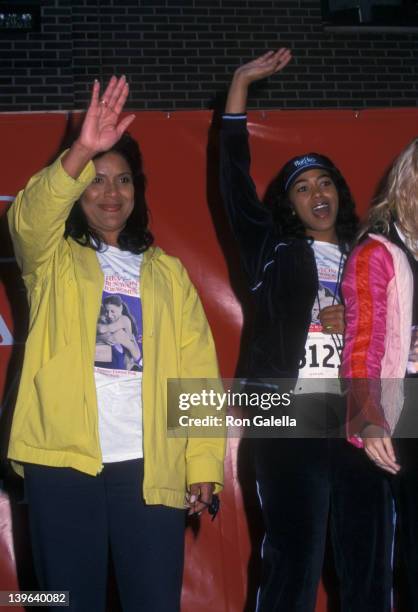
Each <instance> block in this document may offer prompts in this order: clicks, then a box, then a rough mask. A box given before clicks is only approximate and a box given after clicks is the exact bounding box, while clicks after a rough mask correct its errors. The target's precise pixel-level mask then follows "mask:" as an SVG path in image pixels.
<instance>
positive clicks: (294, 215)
mask: <svg viewBox="0 0 418 612" xmlns="http://www.w3.org/2000/svg"><path fill="white" fill-rule="evenodd" d="M292 217H296V210H295V209H294V208H292Z"/></svg>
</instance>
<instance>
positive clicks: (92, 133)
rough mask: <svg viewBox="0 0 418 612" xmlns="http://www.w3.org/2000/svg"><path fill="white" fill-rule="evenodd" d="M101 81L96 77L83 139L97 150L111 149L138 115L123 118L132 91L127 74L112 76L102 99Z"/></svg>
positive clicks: (80, 137)
mask: <svg viewBox="0 0 418 612" xmlns="http://www.w3.org/2000/svg"><path fill="white" fill-rule="evenodd" d="M99 93H100V84H99V83H98V81H95V83H94V85H93V91H92V95H91V101H90V105H89V108H88V110H87V113H86V116H85V118H84V121H83V125H82V128H81V133H80V136H79V138H78V140H79V143H80V144H81V145H83V146H84V147H85V148H86V149H89V150H91V151H93V152H94V154H96V153H100V152H102V151H107V149H110V148H111V147H112V146H113V145H114V144H115V142H117V141H118V140H119V138H120V137H121V136H122V134H123V132H124V131H125V130H126V129H127V127H128V126H129V125H130V124H131V123H132V121H133V120H134V118H135V115H128V116H127V117H124V118H123V119H120V115H121V112H122V109H123V107H124V104H125V102H126V99H127V97H128V93H129V85H128V83H127V82H126V78H125V76H121V77H120V78H119V79H117V78H116V77H115V76H112V78H111V79H110V81H109V83H108V85H107V87H106V89H105V92H104V93H103V95H102V97H101V99H100V100H99Z"/></svg>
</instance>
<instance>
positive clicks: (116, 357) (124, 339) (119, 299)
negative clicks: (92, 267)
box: [94, 276, 142, 376]
mask: <svg viewBox="0 0 418 612" xmlns="http://www.w3.org/2000/svg"><path fill="white" fill-rule="evenodd" d="M94 365H95V368H96V371H99V372H102V373H103V374H107V375H110V376H122V375H123V376H126V375H128V374H130V375H132V376H136V375H138V373H139V372H142V315H141V300H140V297H139V283H138V282H137V281H135V280H124V279H122V278H120V277H118V276H105V283H104V290H103V296H102V304H101V308H100V316H99V319H98V321H97V329H96V355H95V361H94Z"/></svg>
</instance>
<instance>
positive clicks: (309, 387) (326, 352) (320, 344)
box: [295, 326, 342, 393]
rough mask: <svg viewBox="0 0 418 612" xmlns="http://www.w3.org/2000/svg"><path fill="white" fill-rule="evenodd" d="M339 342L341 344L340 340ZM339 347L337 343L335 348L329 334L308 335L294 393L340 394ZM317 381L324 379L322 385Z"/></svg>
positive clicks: (313, 332) (318, 332)
mask: <svg viewBox="0 0 418 612" xmlns="http://www.w3.org/2000/svg"><path fill="white" fill-rule="evenodd" d="M318 327H319V326H318ZM340 342H341V343H342V339H341V340H340ZM339 346H340V345H339V343H337V346H336V344H335V343H334V341H333V339H332V337H331V336H330V335H329V334H324V333H322V331H310V332H309V333H308V337H307V340H306V344H305V351H304V354H303V357H302V359H301V361H300V364H299V378H298V381H297V384H296V387H295V393H318V392H324V393H325V392H327V393H340V384H339V379H338V376H339V367H340V363H341V348H339ZM318 379H326V380H324V385H321V384H320V383H319V382H318ZM329 379H335V381H334V380H333V381H331V380H329ZM308 381H310V383H308ZM314 381H315V382H314Z"/></svg>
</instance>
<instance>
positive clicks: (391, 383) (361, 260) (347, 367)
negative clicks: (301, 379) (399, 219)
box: [341, 234, 413, 446]
mask: <svg viewBox="0 0 418 612" xmlns="http://www.w3.org/2000/svg"><path fill="white" fill-rule="evenodd" d="M342 293H343V296H344V302H345V317H346V330H345V342H344V349H343V355H342V365H341V376H342V378H344V379H349V385H348V387H349V394H348V419H347V430H348V437H349V439H350V441H351V442H353V443H354V444H357V445H358V446H361V445H362V443H361V440H360V438H359V436H358V434H359V432H360V431H361V430H362V429H363V427H364V426H365V425H366V424H367V423H372V424H376V425H380V426H382V427H384V428H385V429H386V430H387V431H388V432H389V433H393V431H394V429H395V426H396V423H397V422H398V419H399V415H400V413H401V410H402V406H403V400H404V393H403V380H404V377H405V372H406V366H407V362H408V354H409V347H410V342H411V325H412V297H413V276H412V272H411V269H410V266H409V263H408V260H407V257H406V255H405V253H404V252H403V251H402V250H401V249H400V248H399V247H397V246H396V245H395V244H393V243H392V242H390V241H389V240H388V239H387V238H385V237H384V236H381V235H376V234H370V235H369V237H368V238H367V239H366V240H365V241H364V242H362V243H361V244H360V245H359V246H357V247H356V248H355V249H354V251H353V252H352V254H351V255H350V257H349V259H348V262H347V266H346V270H345V273H344V279H343V283H342Z"/></svg>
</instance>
